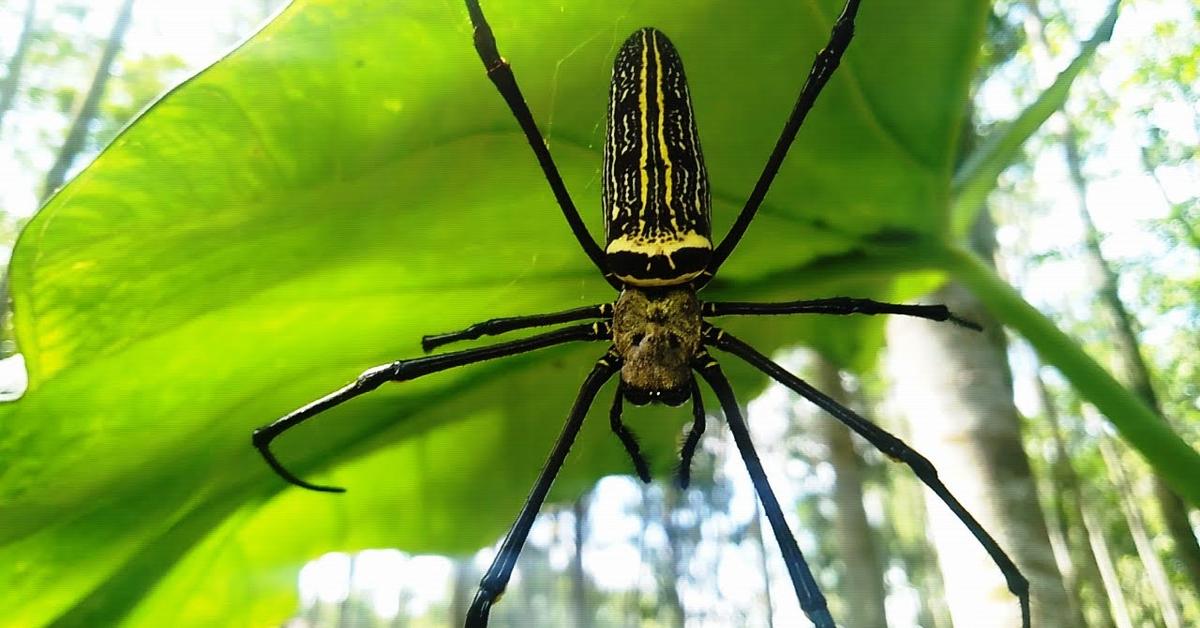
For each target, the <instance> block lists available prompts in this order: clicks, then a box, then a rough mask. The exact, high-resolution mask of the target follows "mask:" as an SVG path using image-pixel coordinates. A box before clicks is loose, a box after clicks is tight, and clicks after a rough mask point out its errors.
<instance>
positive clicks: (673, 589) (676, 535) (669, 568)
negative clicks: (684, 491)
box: [662, 483, 687, 628]
mask: <svg viewBox="0 0 1200 628" xmlns="http://www.w3.org/2000/svg"><path fill="white" fill-rule="evenodd" d="M662 493H663V500H662V526H663V531H664V532H666V535H667V556H666V561H664V563H665V564H664V565H663V573H662V581H663V585H662V592H663V598H664V601H665V602H666V605H667V611H668V614H669V615H670V617H671V619H670V620H669V621H670V625H671V626H675V627H676V628H684V626H685V625H686V624H687V613H686V612H685V611H684V608H683V602H682V601H681V600H680V599H679V585H680V577H681V575H680V573H679V561H680V559H681V558H682V554H683V549H682V545H683V539H682V538H681V531H680V530H679V526H678V525H676V524H675V508H676V506H678V505H679V489H677V488H675V485H674V484H671V483H664V484H663V491H662Z"/></svg>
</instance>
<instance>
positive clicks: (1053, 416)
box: [1034, 369, 1129, 628]
mask: <svg viewBox="0 0 1200 628" xmlns="http://www.w3.org/2000/svg"><path fill="white" fill-rule="evenodd" d="M1034 385H1035V386H1036V387H1037V391H1038V397H1039V398H1040V399H1041V403H1042V410H1043V412H1044V414H1045V418H1046V422H1047V424H1048V425H1049V428H1050V438H1051V440H1052V441H1053V444H1054V460H1053V462H1052V463H1051V468H1050V477H1051V479H1052V480H1053V482H1052V483H1053V485H1054V488H1053V490H1054V492H1055V499H1054V510H1055V518H1056V519H1057V520H1058V521H1059V522H1060V523H1059V527H1060V529H1061V530H1062V535H1063V540H1064V543H1065V545H1066V549H1067V558H1068V561H1067V563H1068V566H1069V567H1070V569H1071V570H1072V571H1073V572H1074V573H1075V576H1076V577H1075V578H1074V580H1075V582H1074V586H1073V588H1074V589H1075V590H1076V596H1075V597H1076V603H1077V604H1079V608H1080V612H1083V613H1085V614H1086V611H1085V610H1084V608H1083V605H1082V600H1084V599H1087V598H1088V595H1086V594H1085V593H1084V590H1085V589H1086V590H1087V592H1089V593H1090V596H1091V598H1092V599H1093V600H1094V601H1095V605H1096V607H1098V608H1097V610H1098V611H1099V613H1098V615H1095V616H1094V617H1092V618H1091V621H1087V620H1086V619H1085V621H1084V622H1083V625H1093V626H1099V628H1117V627H1116V626H1115V625H1114V617H1113V615H1112V614H1109V612H1106V609H1112V610H1113V611H1114V612H1115V610H1116V607H1115V606H1114V604H1113V602H1112V601H1111V600H1110V599H1109V592H1108V589H1107V586H1106V583H1105V580H1104V578H1103V575H1102V572H1101V569H1100V566H1099V562H1100V561H1099V560H1098V558H1097V556H1096V553H1095V547H1094V544H1093V543H1092V542H1091V540H1090V539H1089V538H1088V532H1087V530H1086V528H1084V514H1083V507H1084V506H1083V486H1082V483H1081V482H1080V481H1079V476H1078V475H1077V474H1076V473H1075V468H1074V467H1073V466H1072V465H1071V458H1070V454H1069V453H1068V452H1067V443H1066V438H1065V437H1064V436H1063V431H1062V425H1061V422H1060V421H1059V417H1058V410H1057V406H1056V405H1055V403H1054V399H1053V398H1052V397H1051V395H1050V391H1049V389H1047V388H1046V383H1045V382H1044V381H1043V380H1042V378H1041V376H1040V375H1038V374H1037V371H1036V369H1035V371H1034ZM1105 549H1106V550H1107V548H1105ZM1060 567H1061V564H1060ZM1067 571H1068V570H1067V569H1063V576H1064V578H1067ZM1114 584H1116V582H1115V581H1114ZM1117 586H1118V593H1120V589H1119V585H1117ZM1124 606H1125V602H1124V600H1123V599H1122V600H1121V603H1120V607H1121V608H1122V609H1124ZM1122 612H1124V610H1122ZM1117 621H1118V622H1119V621H1120V619H1117ZM1125 623H1129V617H1128V614H1126V615H1125Z"/></svg>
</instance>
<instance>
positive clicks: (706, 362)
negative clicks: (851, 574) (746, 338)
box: [692, 351, 836, 628]
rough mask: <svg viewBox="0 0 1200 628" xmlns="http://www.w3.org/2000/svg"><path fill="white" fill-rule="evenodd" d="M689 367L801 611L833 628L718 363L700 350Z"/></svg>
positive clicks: (819, 626) (820, 625)
mask: <svg viewBox="0 0 1200 628" xmlns="http://www.w3.org/2000/svg"><path fill="white" fill-rule="evenodd" d="M692 368H693V369H695V370H696V371H697V372H698V373H700V376H701V377H703V378H704V381H706V382H708V385H709V387H711V388H712V389H713V392H715V393H717V399H719V400H720V401H721V409H722V410H724V411H725V420H726V421H727V422H728V423H729V430H730V431H731V432H733V441H734V443H736V444H737V448H738V453H740V454H741V455H742V461H743V462H744V463H746V470H747V471H749V472H750V481H751V482H753V483H754V491H755V492H756V493H758V499H759V501H761V502H762V505H763V510H764V511H765V512H766V513H767V520H768V521H770V522H771V531H772V532H774V533H775V540H776V541H778V542H779V549H780V551H782V552H783V562H784V564H786V565H787V569H788V575H789V576H791V579H792V587H793V588H795V590H796V597H797V598H798V599H799V600H800V608H801V609H802V610H803V611H804V614H805V615H806V616H807V617H808V619H809V621H811V622H812V623H813V624H814V625H816V627H817V628H836V626H835V625H834V622H833V617H832V616H831V615H830V614H829V608H828V607H827V605H826V602H825V596H824V595H822V594H821V588H820V587H819V586H818V585H817V580H816V579H815V578H813V575H812V570H810V569H809V568H808V563H807V562H805V560H804V554H802V553H800V547H799V546H798V545H796V539H795V537H793V536H792V531H791V530H790V529H789V528H788V525H787V521H786V520H784V518H783V510H782V509H781V508H780V507H779V500H778V499H776V498H775V493H774V491H772V490H771V485H770V484H768V483H767V473H766V471H764V470H763V466H762V462H761V461H759V459H758V452H756V451H754V443H752V442H751V441H750V430H749V429H748V428H747V427H746V421H745V419H743V418H742V411H741V409H740V408H738V402H737V398H736V397H734V395H733V388H732V387H731V386H730V385H729V380H728V379H726V378H725V373H724V372H722V371H721V365H719V364H717V361H716V360H714V359H712V357H711V356H709V355H708V352H707V351H701V352H700V355H698V356H696V358H695V359H694V360H692Z"/></svg>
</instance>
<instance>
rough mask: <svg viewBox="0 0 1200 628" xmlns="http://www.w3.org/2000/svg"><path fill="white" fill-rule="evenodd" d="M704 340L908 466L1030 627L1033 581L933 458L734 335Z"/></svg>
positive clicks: (710, 334) (711, 334)
mask: <svg viewBox="0 0 1200 628" xmlns="http://www.w3.org/2000/svg"><path fill="white" fill-rule="evenodd" d="M704 341H705V343H706V344H710V345H713V346H716V347H717V348H718V349H721V350H723V351H728V352H730V353H732V354H734V355H736V356H738V357H739V358H742V359H743V360H745V361H746V362H748V363H750V365H751V366H753V367H755V368H757V369H758V370H760V371H762V372H763V373H766V374H767V376H768V377H770V378H771V379H774V380H775V381H777V382H779V383H780V384H783V385H784V386H787V387H788V388H790V389H792V390H794V391H796V393H797V394H799V395H800V396H802V397H804V398H805V399H808V400H809V401H811V402H813V403H814V404H816V405H817V407H819V408H821V409H822V410H824V411H826V412H828V413H829V414H831V415H833V417H834V418H835V419H837V420H838V421H841V422H842V423H843V424H845V425H846V427H849V428H850V429H851V430H854V431H855V432H856V433H858V435H859V436H862V437H863V438H865V439H866V440H867V442H869V443H871V444H872V445H874V446H875V447H876V448H877V449H879V451H881V452H883V453H884V454H886V455H887V456H889V457H891V458H892V459H893V460H897V461H900V462H903V463H905V464H907V465H908V466H909V468H911V469H912V470H913V473H915V474H916V476H917V477H918V478H919V479H920V480H921V481H922V482H924V483H925V486H928V487H929V488H930V490H932V491H933V492H934V494H936V495H937V496H938V498H939V499H941V500H942V502H943V503H944V504H946V506H947V507H949V508H950V510H951V511H952V512H954V515H955V516H956V517H958V519H959V521H962V522H963V525H965V526H966V527H967V529H968V530H970V532H971V534H972V535H973V536H974V537H975V539H976V540H977V541H979V544H980V545H982V546H983V548H984V549H985V550H987V553H988V554H989V555H990V556H991V557H992V560H993V561H994V562H995V563H996V566H998V567H999V568H1000V571H1001V572H1002V573H1003V574H1004V579H1005V581H1006V582H1007V584H1008V590H1009V591H1011V592H1012V593H1013V595H1015V596H1017V599H1018V601H1019V603H1020V605H1021V625H1022V627H1023V628H1029V626H1030V608H1029V580H1028V579H1026V578H1025V576H1024V575H1023V574H1022V573H1021V570H1020V569H1019V568H1017V565H1016V564H1015V563H1013V561H1012V559H1011V558H1009V557H1008V554H1006V553H1004V550H1003V549H1001V547H1000V544H999V543H997V542H996V539H994V538H992V535H990V534H988V532H987V530H984V529H983V526H982V525H980V523H979V521H977V520H976V519H975V517H974V516H972V515H971V513H970V512H968V511H967V509H966V508H965V507H963V505H962V504H961V503H960V502H959V501H958V499H957V498H955V497H954V495H953V494H951V493H950V489H948V488H946V485H945V484H943V483H942V480H941V479H940V478H938V473H937V469H935V468H934V466H933V463H931V462H929V459H927V458H926V457H925V456H922V455H921V454H920V453H919V452H917V451H916V450H915V449H913V448H912V447H909V446H908V444H906V443H905V442H904V441H902V440H900V439H899V438H896V437H895V436H893V435H892V434H890V433H888V432H887V431H886V430H884V429H883V428H881V427H879V426H878V425H875V424H874V423H871V422H870V421H868V420H866V419H865V418H863V417H861V416H859V415H858V414H857V413H855V412H854V411H853V410H851V409H849V408H847V407H845V406H843V405H841V404H840V403H838V402H837V401H835V400H834V399H833V398H832V397H830V396H828V395H826V394H825V393H823V392H821V391H819V390H817V389H816V388H813V387H812V386H811V385H810V384H809V383H808V382H805V381H804V380H802V379H800V378H799V377H796V376H795V375H792V374H791V373H789V372H788V371H787V370H786V369H784V368H783V367H782V366H779V365H778V364H776V363H775V362H773V361H771V359H770V358H768V357H767V356H765V355H763V354H761V353H759V352H758V351H757V350H755V349H754V347H751V346H750V345H748V344H746V343H745V342H742V341H741V340H738V339H737V338H735V337H733V336H731V335H730V334H728V333H726V332H724V331H722V330H720V329H717V328H716V327H712V326H711V325H709V326H706V327H705V329H704Z"/></svg>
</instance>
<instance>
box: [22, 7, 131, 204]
mask: <svg viewBox="0 0 1200 628" xmlns="http://www.w3.org/2000/svg"><path fill="white" fill-rule="evenodd" d="M133 2H134V0H125V1H124V2H123V3H122V4H121V8H120V9H119V10H118V11H117V19H116V21H115V22H113V27H112V31H111V32H110V33H109V36H108V42H107V43H106V44H105V45H104V51H103V52H102V53H101V54H100V63H99V65H97V66H96V74H95V75H94V76H93V77H92V84H91V86H90V87H88V91H87V95H86V96H84V98H83V104H82V105H80V107H79V111H78V112H76V114H75V120H74V121H72V122H71V128H70V129H69V130H68V131H67V137H66V139H65V140H63V145H62V148H60V149H59V151H58V157H56V158H55V160H54V165H53V166H51V167H50V170H49V172H47V173H46V181H45V183H44V184H43V185H42V200H43V201H45V200H46V199H47V198H49V197H50V195H51V194H53V193H54V191H55V190H57V189H58V188H59V187H60V186H61V185H62V184H63V180H64V179H65V178H66V176H67V171H68V170H70V169H71V164H72V163H74V162H75V157H76V156H78V155H79V153H80V151H82V150H83V147H84V144H85V143H86V141H87V136H88V128H89V127H90V126H91V124H92V120H94V119H95V118H96V113H97V112H98V111H99V109H100V100H101V99H102V98H103V97H104V90H105V88H106V87H108V79H109V77H110V76H111V75H112V65H113V61H114V60H116V58H117V53H118V52H120V50H121V43H122V42H123V41H124V40H125V31H127V30H128V29H129V22H130V19H131V17H132V14H133Z"/></svg>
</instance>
